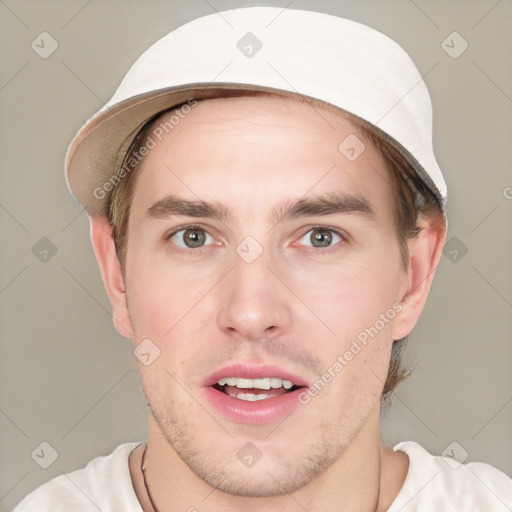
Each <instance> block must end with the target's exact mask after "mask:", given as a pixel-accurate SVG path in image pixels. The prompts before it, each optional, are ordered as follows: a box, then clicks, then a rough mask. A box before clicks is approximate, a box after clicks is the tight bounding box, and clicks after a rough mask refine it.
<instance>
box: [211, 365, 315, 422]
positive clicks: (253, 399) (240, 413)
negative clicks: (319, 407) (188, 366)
mask: <svg viewBox="0 0 512 512" xmlns="http://www.w3.org/2000/svg"><path fill="white" fill-rule="evenodd" d="M306 386H307V384H306V381H305V380H304V379H302V378H301V377H298V376H295V375H293V374H291V373H289V372H287V371H284V370H282V369H279V368H277V367H270V366H260V367H257V366H256V367H255V366H249V365H234V366H230V367H229V368H224V369H223V370H220V371H219V372H216V373H215V374H213V375H212V376H211V377H210V378H208V379H207V380H206V381H205V382H204V383H203V390H204V392H205V394H206V398H207V400H208V401H209V402H210V404H211V405H212V406H213V408H214V409H215V410H216V411H217V412H218V413H220V414H221V415H223V416H225V417H227V418H228V419H230V420H232V421H236V422H241V423H251V424H262V423H272V422H273V421H276V420H278V419H280V418H281V417H282V416H283V415H286V414H290V413H291V411H292V410H293V408H294V407H296V406H297V405H298V404H299V402H298V396H299V394H300V392H301V390H302V389H304V388H305V387H306Z"/></svg>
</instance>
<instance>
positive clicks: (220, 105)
mask: <svg viewBox="0 0 512 512" xmlns="http://www.w3.org/2000/svg"><path fill="white" fill-rule="evenodd" d="M149 138H150V139H151V140H152V143H151V146H152V149H151V150H150V151H149V152H148V154H147V155H146V156H145V157H144V159H143V160H142V162H141V164H140V165H139V169H138V170H137V174H138V176H137V182H138V183H137V185H136V187H135V189H136V191H135V194H134V197H133V206H134V207H135V208H134V209H137V208H138V207H141V208H142V207H146V208H147V207H149V206H151V204H149V203H151V202H155V201H158V200H159V199H161V198H163V197H164V196H165V194H171V193H172V194H173V195H181V196H183V197H186V198H190V199H198V198H201V199H204V200H211V199H215V200H219V201H224V200H225V201H226V202H230V203H231V204H232V206H235V205H238V206H239V207H240V211H241V212H242V210H244V209H245V210H247V209H249V208H250V207H252V209H253V210H254V208H257V207H260V208H261V207H263V206H265V207H266V206H267V205H268V206H270V204H271V203H276V202H278V201H282V200H283V198H290V199H296V198H298V197H303V196H305V195H307V194H312V193H313V194H314V193H330V192H338V191H340V192H343V193H346V194H351V195H358V196H363V197H365V198H367V199H368V200H369V202H376V203H382V202H383V201H384V202H387V203H388V204H390V203H391V196H392V192H391V189H390V184H389V181H390V180H389V170H388V168H387V164H386V162H385V161H384V159H383V157H382V155H381V154H380V152H379V151H378V149H377V148H376V147H375V146H374V145H373V143H372V142H370V141H369V140H368V139H367V138H366V137H365V136H364V135H363V134H362V133H361V132H360V130H359V129H358V128H357V127H356V126H355V125H354V124H353V123H352V122H351V121H349V120H348V119H347V117H346V116H344V115H343V114H342V113H341V111H340V112H337V111H335V110H334V109H332V110H331V109H328V108H325V107H324V106H320V105H311V104H308V103H303V102H300V101H296V100H295V99H286V100H284V99H283V98H281V97H276V96H262V97H260V96H257V97H253V96H243V97H229V98H216V99H210V100H202V101H199V102H198V103H197V105H196V106H195V107H194V108H192V109H190V111H189V112H188V113H187V114H186V115H183V114H182V115H181V116H177V115H176V112H168V113H165V114H163V115H161V116H160V117H159V118H157V119H156V120H155V121H153V123H152V124H151V125H150V126H149V127H148V128H147V129H146V132H145V134H144V137H143V140H142V142H143V143H144V141H145V140H146V139H147V140H149ZM377 206H378V205H377ZM377 209H378V208H377Z"/></svg>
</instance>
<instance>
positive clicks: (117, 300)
mask: <svg viewBox="0 0 512 512" xmlns="http://www.w3.org/2000/svg"><path fill="white" fill-rule="evenodd" d="M90 221H91V242H92V247H93V249H94V254H95V256H96V261H97V262H98V267H99V268H100V272H101V277H102V279H103V284H104V285H105V290H106V291H107V295H108V298H109V300H110V304H111V306H112V319H113V322H114V327H115V328H116V329H117V332H119V334H121V335H122V336H124V337H125V338H130V339H132V338H133V329H132V324H131V320H130V316H129V314H128V304H127V301H126V291H125V286H124V278H123V272H122V270H121V265H120V263H119V259H118V258H117V254H116V248H115V244H114V236H113V231H112V226H111V225H110V222H109V221H108V219H107V217H104V216H98V217H91V219H90Z"/></svg>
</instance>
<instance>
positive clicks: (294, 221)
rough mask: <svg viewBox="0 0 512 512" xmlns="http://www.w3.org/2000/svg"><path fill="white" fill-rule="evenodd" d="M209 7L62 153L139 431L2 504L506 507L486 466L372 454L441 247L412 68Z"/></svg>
mask: <svg viewBox="0 0 512 512" xmlns="http://www.w3.org/2000/svg"><path fill="white" fill-rule="evenodd" d="M223 14H224V15H225V16H226V18H227V19H229V21H230V24H231V25H232V27H233V28H232V29H231V28H230V29H229V30H228V29H227V28H226V26H225V25H224V22H223V20H222V18H221V17H220V16H219V15H218V14H215V15H211V16H207V17H205V18H201V19H199V20H195V21H193V22H191V23H189V24H187V25H185V26H183V27H181V28H180V29H178V30H176V31H174V32H172V33H171V34H169V35H168V36H166V37H164V38H163V39H162V40H160V41H159V42H157V43H156V44H155V45H153V46H152V47H151V48H150V49H149V50H148V51H147V52H146V53H145V54H143V56H142V57H141V58H140V59H139V60H138V61H137V62H136V63H135V65H134V66H133V67H132V69H131V70H130V72H129V73H128V74H127V76H126V77H125V79H124V81H123V83H122V84H121V86H120V87H119V89H118V91H117V92H116V94H115V95H114V97H113V98H112V100H111V101H110V102H109V104H107V105H106V106H105V108H104V109H102V111H100V112H99V113H98V114H97V115H96V116H94V117H93V118H91V119H90V120H89V121H88V122H87V123H86V125H84V127H83V128H82V129H81V130H80V131H79V133H78V134H77V135H76V137H75V138H74V140H73V142H72V143H71V146H70V148H69V151H68V155H67V160H66V168H67V179H68V184H69V186H70V188H71V191H72V192H73V194H74V195H75V196H76V198H77V199H78V200H79V202H80V203H81V204H82V205H83V206H84V207H85V208H86V210H87V212H88V214H89V216H90V220H91V238H92V243H93V247H94V250H95V254H96V258H97V260H98V264H99V267H100V271H101V274H102V278H103V281H104V284H105V288H106V291H107V293H108V296H109V299H110V302H111V304H112V310H113V319H114V324H115V326H116V328H117V330H118V331H119V332H120V333H121V334H122V335H124V336H126V337H127V338H130V339H133V340H134V343H135V353H136V355H138V359H139V369H140V375H141V382H142V385H143V389H144V392H145V394H146V397H147V401H148V404H149V409H150V415H149V433H148V441H147V443H142V444H138V443H132V444H125V445H121V446H120V447H118V448H117V449H116V451H115V452H114V453H113V454H112V455H110V456H109V457H103V458H99V459H95V460H93V461H92V462H91V463H90V464H89V465H88V467H87V468H85V469H84V470H80V471H77V472H74V473H71V474H69V475H63V476H61V477H59V478H57V479H55V480H53V481H51V482H50V483H48V484H46V485H44V486H42V487H41V488H40V489H38V490H36V491H35V492H34V493H32V494H31V495H29V496H28V497H27V498H26V499H25V500H24V501H23V502H22V503H21V504H20V505H19V506H18V507H17V509H16V510H17V511H20V512H22V511H29V510H38V511H41V510H52V511H55V510H76V511H80V510H84V511H85V510H98V509H99V510H126V511H140V510H145V511H146V510H148V511H152V510H154V511H163V510H166V511H167V510H171V511H173V510H203V509H205V510H214V511H216V510H235V509H236V510H238V509H241V508H246V509H249V510H285V511H286V510H290V511H292V510H293V511H295V510H326V511H335V510H336V511H338V510H354V511H355V510H365V511H374V510H378V511H383V510H390V511H398V510H510V509H511V507H512V481H511V480H510V479H509V478H508V477H507V476H506V475H504V474H503V473H501V472H499V471H498V470H496V469H494V468H492V467H490V466H488V465H486V464H482V463H473V464H468V465H466V466H462V467H459V468H458V469H457V471H455V470H454V469H452V467H450V465H448V464H447V463H446V462H445V461H444V460H443V458H441V457H432V456H431V455H429V454H428V453H427V452H426V451H425V450H424V449H423V448H421V447H420V446H419V445H417V444H416V443H412V442H409V443H401V444H400V445H398V446H395V447H394V448H391V447H386V446H381V444H380V441H379V425H380V405H381V402H382V400H383V399H385V398H386V397H387V396H388V395H389V393H391V392H392V390H393V389H394V387H395V386H396V384H397V382H398V381H399V380H400V379H401V378H403V377H404V372H403V371H402V369H401V367H400V350H401V347H402V344H403V340H404V339H405V338H406V337H407V335H408V334H409V333H410V332H411V330H412V329H413V328H414V325H415V324H416V321H417V319H418V317H419V315H420V313H421V310H422V308H423V305H424V303H425V300H426V298H427V295H428V292H429V289H430V285H431V283H432V279H433V276H434V272H435V269H436V266H437V263H438V261H439V258H440V255H441V250H442V247H443V243H444V240H445V235H446V222H445V216H444V206H445V201H446V186H445V183H444V179H443V176H442V174H441V171H440V169H439V167H438V165H437V163H436V160H435V157H434V154H433V150H432V145H431V135H432V125H431V107H430V100H429V97H428V92H427V90H426V88H425V85H424V84H423V81H422V80H421V77H420V75H419V74H418V72H417V70H416V68H415V67H414V65H413V64H412V62H411V61H410V59H409V58H408V56H407V55H406V54H405V52H404V51H403V50H402V49H401V48H400V47H399V46H397V45H396V43H394V42H393V41H391V40H389V39H388V38H387V37H385V36H383V35H382V34H380V33H377V32H375V31H373V30H372V29H369V28H368V27H365V26H362V25H360V24H357V23H354V22H352V21H348V20H343V19H339V18H336V17H332V16H327V15H323V14H319V13H313V12H307V11H299V10H286V11H285V12H283V13H281V10H280V9H275V8H267V7H255V8H244V9H236V10H233V11H228V12H226V13H223ZM278 14H280V16H279V17H278V18H276V16H277V15H278ZM273 19H275V21H274V22H273V23H272V24H271V25H270V26H268V24H269V22H270V21H271V20H273ZM267 26H268V29H265V27H267ZM260 38H261V39H260Z"/></svg>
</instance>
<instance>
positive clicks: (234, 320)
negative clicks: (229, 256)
mask: <svg viewBox="0 0 512 512" xmlns="http://www.w3.org/2000/svg"><path fill="white" fill-rule="evenodd" d="M258 246H259V244H258ZM273 266H275V265H274V264H273V258H272V255H271V254H270V251H266V250H263V248H262V247H261V246H259V248H258V247H257V246H256V244H255V243H254V241H253V240H250V239H246V240H245V241H242V243H241V244H239V246H238V247H237V249H236V253H235V254H234V257H233V269H232V271H231V272H230V273H229V275H228V276H227V280H226V282H225V283H224V284H223V286H222V292H221V295H222V297H221V301H220V302H221V307H220V311H219V315H218V324H219V327H220V328H221V329H222V330H225V331H229V332H231V333H234V332H236V333H238V334H239V335H240V336H242V337H244V338H253V339H256V338H261V337H268V336H269V335H270V334H272V335H273V336H274V335H277V334H278V333H281V332H284V331H286V330H288V329H289V327H290V321H291V312H290V310H289V301H287V300H286V297H285V294H286V290H285V289H284V287H283V285H282V284H281V283H280V282H279V280H278V279H277V278H276V276H275V275H274V273H273V272H272V271H271V270H270V269H269V267H270V268H272V267H273Z"/></svg>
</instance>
